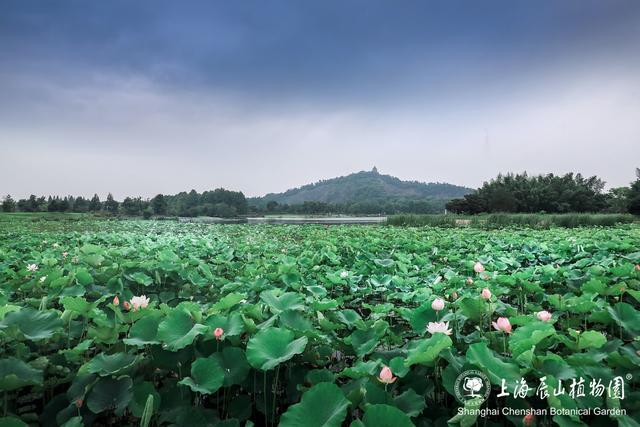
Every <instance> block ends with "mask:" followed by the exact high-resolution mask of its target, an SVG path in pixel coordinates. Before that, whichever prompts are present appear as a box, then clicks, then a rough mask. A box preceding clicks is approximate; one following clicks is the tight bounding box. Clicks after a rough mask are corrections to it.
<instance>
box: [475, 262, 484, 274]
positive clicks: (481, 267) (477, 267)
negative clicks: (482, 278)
mask: <svg viewBox="0 0 640 427" xmlns="http://www.w3.org/2000/svg"><path fill="white" fill-rule="evenodd" d="M473 271H475V272H476V273H482V272H484V265H482V264H481V263H480V262H476V263H475V264H473Z"/></svg>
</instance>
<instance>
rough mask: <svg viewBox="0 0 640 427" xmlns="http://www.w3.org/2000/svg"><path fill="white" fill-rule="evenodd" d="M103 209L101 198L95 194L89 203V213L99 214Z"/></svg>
mask: <svg viewBox="0 0 640 427" xmlns="http://www.w3.org/2000/svg"><path fill="white" fill-rule="evenodd" d="M101 209H102V203H101V202H100V197H98V195H97V194H94V195H93V197H92V198H91V201H90V202H89V211H90V212H97V211H99V210H101Z"/></svg>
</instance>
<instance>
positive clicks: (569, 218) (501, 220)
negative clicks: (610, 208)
mask: <svg viewBox="0 0 640 427" xmlns="http://www.w3.org/2000/svg"><path fill="white" fill-rule="evenodd" d="M637 220H638V217H635V216H633V215H629V214H585V213H570V214H507V213H496V214H483V215H393V216H391V217H389V218H388V219H387V225H396V226H409V227H423V226H429V227H457V226H471V227H480V228H502V227H510V226H520V227H533V228H551V227H563V228H574V227H588V226H600V227H610V226H614V225H618V224H629V223H633V222H635V221H637Z"/></svg>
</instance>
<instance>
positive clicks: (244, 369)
mask: <svg viewBox="0 0 640 427" xmlns="http://www.w3.org/2000/svg"><path fill="white" fill-rule="evenodd" d="M211 357H213V358H215V359H217V360H218V363H219V364H220V366H221V367H222V370H223V371H224V386H225V387H229V386H231V385H234V384H241V383H242V382H243V381H244V379H245V378H246V377H247V375H248V374H249V371H250V370H251V367H250V366H249V363H248V362H247V357H246V356H245V354H244V351H243V350H242V349H241V348H238V347H225V348H224V349H223V350H222V352H219V353H214V354H212V355H211Z"/></svg>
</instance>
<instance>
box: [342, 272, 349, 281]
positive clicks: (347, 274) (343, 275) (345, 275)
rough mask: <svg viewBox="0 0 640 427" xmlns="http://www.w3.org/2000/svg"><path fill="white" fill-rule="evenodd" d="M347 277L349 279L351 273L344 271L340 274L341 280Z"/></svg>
mask: <svg viewBox="0 0 640 427" xmlns="http://www.w3.org/2000/svg"><path fill="white" fill-rule="evenodd" d="M347 277H349V273H348V272H346V271H343V272H341V273H340V278H341V279H346V278H347Z"/></svg>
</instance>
